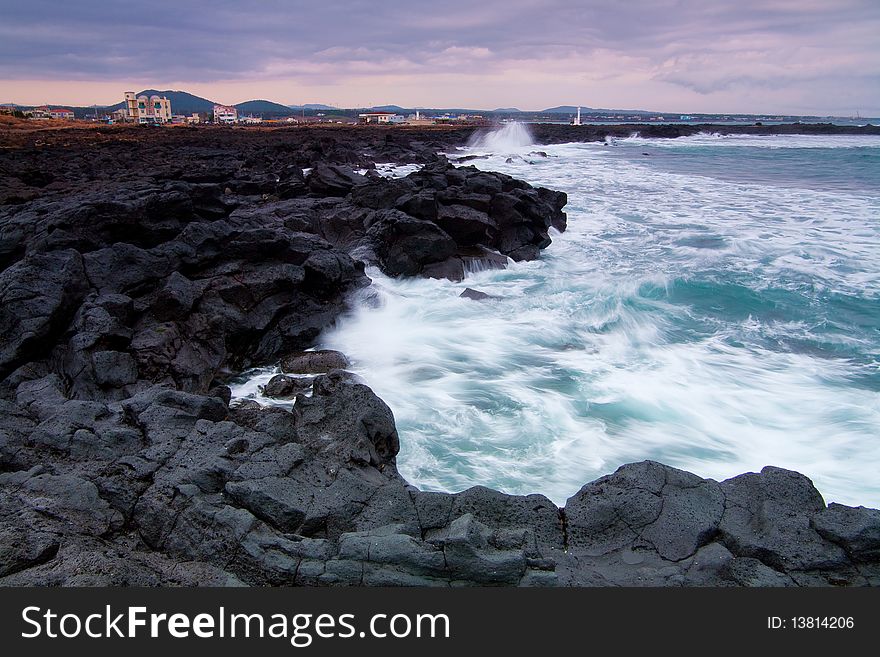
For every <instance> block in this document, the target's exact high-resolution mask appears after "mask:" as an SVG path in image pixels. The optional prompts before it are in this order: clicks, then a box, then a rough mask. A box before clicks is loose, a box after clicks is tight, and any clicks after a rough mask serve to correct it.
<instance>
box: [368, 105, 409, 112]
mask: <svg viewBox="0 0 880 657" xmlns="http://www.w3.org/2000/svg"><path fill="white" fill-rule="evenodd" d="M370 109H371V110H373V111H374V112H405V111H406V108H403V107H401V106H400V105H375V106H373V107H371V108H370Z"/></svg>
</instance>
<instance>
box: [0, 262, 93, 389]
mask: <svg viewBox="0 0 880 657" xmlns="http://www.w3.org/2000/svg"><path fill="white" fill-rule="evenodd" d="M87 290H88V283H87V281H86V279H85V275H84V272H83V263H82V258H81V257H80V255H79V253H77V252H76V251H71V250H66V251H60V252H56V253H48V254H35V255H33V256H31V257H29V258H27V259H25V260H22V261H20V262H18V263H16V264H14V265H12V266H11V267H9V268H8V269H6V270H4V271H3V272H2V273H0V335H3V342H2V344H0V377H5V376H6V375H7V374H9V373H10V372H11V371H12V370H13V369H15V368H16V367H18V366H19V365H22V364H24V363H25V362H27V361H28V360H31V359H37V358H39V357H40V356H42V355H44V354H45V353H46V352H47V351H48V350H49V349H50V348H51V347H52V346H53V344H54V340H55V338H57V337H58V336H59V334H60V333H61V332H62V331H64V329H65V328H67V324H68V322H69V321H70V319H71V318H72V315H73V313H74V312H75V311H76V309H77V308H78V307H79V303H80V302H81V301H82V299H83V297H84V296H85V293H86V291H87Z"/></svg>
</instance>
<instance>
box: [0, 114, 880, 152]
mask: <svg viewBox="0 0 880 657" xmlns="http://www.w3.org/2000/svg"><path fill="white" fill-rule="evenodd" d="M527 125H528V128H529V130H530V132H531V133H532V135H533V137H534V140H535V142H536V144H560V143H572V142H595V141H604V140H605V139H607V138H608V137H616V138H625V137H630V136H632V135H633V134H638V135H640V136H641V137H646V138H667V139H675V138H678V137H687V136H692V135H696V134H700V133H709V134H719V135H756V136H757V135H768V136H769V135H823V136H827V135H880V126H875V125H864V126H855V125H836V124H832V123H781V124H772V125H755V124H752V125H724V124H716V123H699V124H673V123H663V124H644V123H615V124H604V123H590V124H587V125H580V126H575V125H566V124H558V123H530V124H527ZM489 129H492V126H487V125H479V126H477V125H433V126H423V125H418V126H406V125H403V126H387V127H386V126H353V125H337V124H318V125H316V124H309V125H285V126H266V125H261V126H244V125H241V126H238V125H236V126H228V125H224V126H220V125H199V126H184V125H179V126H178V125H175V126H164V127H152V126H151V127H148V126H137V125H123V124H120V125H105V124H96V123H85V122H82V121H55V120H47V121H25V120H18V119H16V120H13V121H4V122H0V149H16V148H32V147H37V148H44V147H51V146H65V147H74V146H87V145H90V144H96V143H112V142H117V141H123V142H138V141H140V140H141V139H145V140H146V139H148V140H150V141H156V140H158V141H160V142H161V141H169V142H188V141H190V140H192V139H195V140H199V139H201V138H203V137H206V136H210V137H221V136H223V135H229V137H230V138H231V139H233V140H238V139H241V138H247V137H246V135H257V134H262V135H264V136H265V137H268V135H270V134H280V133H289V134H290V135H291V136H294V135H295V136H296V137H295V141H299V140H300V139H303V138H311V137H312V136H320V135H322V134H325V135H329V134H333V135H334V139H336V138H339V137H342V136H343V135H345V136H346V137H345V139H346V140H347V139H348V138H352V137H355V138H357V139H358V140H361V139H364V140H366V141H370V142H372V141H374V140H379V141H387V140H391V141H392V142H394V141H402V142H410V141H412V140H418V141H425V142H426V143H428V142H430V143H431V144H432V145H433V146H434V147H436V148H437V150H442V149H445V148H450V147H456V146H462V145H464V144H466V143H467V142H468V139H469V138H470V137H471V135H473V134H474V133H476V132H479V131H485V130H489ZM395 135H397V136H398V138H397V139H396V138H395V137H394V136H395Z"/></svg>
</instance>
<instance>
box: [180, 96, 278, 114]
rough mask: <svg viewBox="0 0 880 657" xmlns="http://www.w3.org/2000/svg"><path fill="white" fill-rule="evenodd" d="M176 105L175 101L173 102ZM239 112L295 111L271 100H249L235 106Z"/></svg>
mask: <svg viewBox="0 0 880 657" xmlns="http://www.w3.org/2000/svg"><path fill="white" fill-rule="evenodd" d="M171 107H174V101H172V102H171ZM235 109H237V110H238V113H239V114H259V115H261V116H290V115H292V114H294V113H295V111H294V110H293V109H291V108H290V107H288V106H287V105H281V104H280V103H273V102H272V101H271V100H247V101H245V102H243V103H239V104H238V105H236V106H235Z"/></svg>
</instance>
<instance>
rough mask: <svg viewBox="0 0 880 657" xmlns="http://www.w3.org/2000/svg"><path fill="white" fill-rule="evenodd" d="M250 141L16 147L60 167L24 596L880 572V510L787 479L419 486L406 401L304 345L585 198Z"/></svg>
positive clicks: (4, 509) (36, 325)
mask: <svg viewBox="0 0 880 657" xmlns="http://www.w3.org/2000/svg"><path fill="white" fill-rule="evenodd" d="M145 134H146V133H145ZM186 134H188V133H186ZM206 134H208V135H211V134H214V133H213V132H208V133H206ZM281 134H282V135H283V134H284V133H281ZM235 139H236V140H238V142H234V143H232V144H231V145H230V144H226V145H215V146H211V147H210V148H209V147H208V146H209V145H208V144H202V145H201V146H199V148H198V149H196V150H194V151H191V152H189V151H186V149H184V150H182V151H181V152H180V153H176V154H173V156H172V154H171V153H170V152H168V151H167V150H165V147H164V146H163V144H161V143H160V144H159V147H157V150H151V147H150V146H149V144H146V143H145V144H136V145H135V146H132V145H131V144H127V145H126V146H125V148H124V149H120V148H118V144H111V145H109V146H107V147H106V148H103V147H98V148H96V149H95V151H94V152H93V153H92V158H91V159H90V160H88V161H87V163H86V164H84V165H83V169H84V170H79V169H76V170H74V169H72V168H71V167H72V166H73V164H72V162H73V161H74V160H73V158H72V156H71V153H70V152H68V151H63V150H58V151H57V152H56V153H57V155H58V157H57V160H54V164H52V162H53V160H51V159H48V158H46V154H45V153H42V152H33V151H29V150H24V151H21V152H19V151H15V152H13V153H11V154H8V155H7V154H4V156H3V161H2V164H0V173H2V172H6V174H5V175H9V174H8V172H9V171H10V169H14V168H15V167H20V166H21V165H25V166H24V170H28V168H29V167H30V168H32V169H33V170H41V167H42V166H43V165H46V166H45V173H44V175H43V177H42V178H40V177H31V178H28V180H29V181H31V182H35V181H36V182H40V183H45V185H44V186H43V187H40V188H38V189H39V190H40V191H39V192H38V193H35V195H34V196H33V198H30V199H29V200H26V201H23V200H22V199H21V198H18V200H16V201H15V202H13V203H9V204H7V205H5V206H3V207H2V209H0V268H2V271H0V328H2V336H3V340H2V343H0V584H5V585H110V584H113V585H172V584H174V585H176V584H179V585H193V586H194V585H208V584H215V585H235V584H242V583H244V584H252V585H266V584H271V585H291V584H297V585H437V586H449V585H474V584H492V585H538V586H545V585H786V586H788V585H825V584H834V585H837V584H847V585H865V584H878V583H880V512H878V511H875V510H870V509H864V508H861V507H859V508H850V507H844V506H840V505H831V506H828V507H826V506H825V504H824V502H823V501H822V498H821V497H820V496H819V494H818V493H817V492H816V490H815V489H814V488H813V486H812V484H811V483H810V482H809V480H807V479H806V478H805V477H803V476H802V475H799V474H797V473H792V472H787V471H784V470H779V469H776V468H767V469H765V470H764V471H762V472H761V473H760V474H748V475H742V476H740V477H736V478H734V479H731V480H728V481H725V482H721V483H718V482H714V481H710V480H703V479H700V478H698V477H695V476H694V475H691V474H688V473H685V472H681V471H679V470H675V469H673V468H669V467H667V466H663V465H661V464H657V463H652V462H644V463H638V464H632V465H628V466H624V467H622V468H621V469H619V470H618V471H617V472H616V473H615V474H613V475H611V476H609V477H604V478H602V479H599V480H597V481H595V482H593V483H591V484H588V485H587V486H585V487H584V488H583V489H582V490H581V491H580V492H578V493H577V494H576V495H575V496H573V497H572V498H571V499H570V500H569V501H568V502H567V504H566V505H565V507H564V508H562V509H559V508H557V507H556V506H555V505H554V504H553V503H552V502H551V501H550V500H548V499H547V498H545V497H543V496H541V495H529V496H511V495H505V494H502V493H499V492H497V491H492V490H489V489H486V488H482V487H477V488H472V489H469V490H467V491H464V492H462V493H458V494H448V493H432V492H425V491H419V490H417V489H415V488H414V487H412V486H411V485H409V484H408V483H407V482H406V481H405V480H404V479H403V478H402V477H401V476H400V475H399V473H398V472H397V468H396V456H397V453H398V450H399V446H400V437H399V436H398V434H397V430H396V428H395V424H394V418H393V415H392V413H391V411H390V409H389V408H388V407H387V406H386V405H385V404H384V403H383V402H382V401H381V400H380V399H379V398H378V397H376V395H375V394H373V392H372V391H371V390H370V389H369V388H368V387H367V386H366V385H364V384H363V382H361V381H360V380H359V379H357V378H356V377H354V376H353V375H351V374H349V373H347V372H345V371H344V370H342V369H338V368H339V367H344V366H346V361H345V358H344V356H343V355H341V354H335V353H333V352H326V353H320V352H305V353H303V352H302V350H303V349H306V348H308V347H310V346H312V344H313V342H314V340H315V337H316V336H317V335H318V333H319V332H320V331H321V330H322V329H323V328H325V327H326V326H328V325H329V324H330V323H332V321H333V320H334V319H335V318H336V317H337V316H338V315H339V314H340V313H341V312H344V310H345V308H346V299H347V297H348V295H349V294H350V293H351V292H352V291H353V290H356V289H358V288H359V287H361V286H363V285H366V284H367V283H368V280H367V278H366V276H365V275H364V271H363V260H362V259H367V260H369V259H370V258H375V262H377V263H378V264H379V265H380V266H382V267H383V268H385V269H386V271H389V272H393V273H399V274H401V275H404V274H409V275H415V274H421V275H432V274H447V275H448V274H456V272H460V271H461V269H460V267H463V264H462V263H463V262H464V260H465V259H466V258H468V257H471V258H485V259H491V258H492V257H495V258H500V256H499V255H497V254H498V253H500V254H506V255H509V256H511V257H523V258H526V257H532V256H534V255H535V254H536V253H537V249H539V248H541V246H542V244H543V243H544V242H545V240H546V235H547V231H548V229H549V228H550V227H551V226H556V227H557V228H559V229H561V228H563V227H564V225H563V223H562V222H563V221H564V215H562V214H561V207H562V205H563V204H564V200H565V199H564V195H561V194H559V193H556V192H551V191H548V190H540V189H534V188H531V187H530V186H528V185H526V184H525V183H522V182H520V181H515V180H513V179H511V178H509V177H507V176H501V175H499V174H485V173H481V172H478V171H476V170H474V169H468V168H463V169H456V168H452V167H450V166H449V164H448V163H447V162H445V161H444V160H442V159H436V158H435V159H431V161H430V162H429V163H428V164H429V166H427V167H426V168H425V169H423V170H422V171H420V172H419V173H417V174H414V175H412V176H410V177H408V178H406V179H403V180H379V179H373V178H370V177H367V176H359V175H358V174H356V173H354V172H353V171H351V170H350V169H346V168H343V167H341V166H340V163H339V160H344V159H346V155H345V153H346V152H348V151H345V150H344V148H343V147H341V146H338V144H340V143H344V141H345V140H344V139H342V138H341V137H339V138H338V139H337V141H336V142H335V143H336V144H337V147H338V149H339V150H338V151H333V150H332V149H331V148H329V147H328V148H326V149H324V150H323V151H322V152H324V153H326V152H328V151H329V152H334V153H335V156H334V158H331V159H330V160H328V161H326V162H325V163H324V164H319V165H318V166H315V168H314V169H313V171H312V172H311V174H309V175H303V174H302V172H301V170H300V169H299V164H298V163H299V162H300V161H301V158H304V157H306V156H304V155H303V153H302V151H301V150H296V149H293V150H291V153H292V154H291V155H290V157H289V158H288V157H287V156H286V155H285V154H286V153H288V150H290V149H289V145H288V144H286V143H285V141H284V139H281V138H279V139H278V143H272V142H271V140H270V141H269V142H268V143H267V142H266V138H265V136H258V137H255V138H254V142H255V144H245V145H242V143H240V142H242V141H244V142H246V141H247V140H244V139H243V138H242V137H241V136H240V135H237V136H236V137H235ZM267 146H269V147H271V148H268V149H267ZM393 146H394V148H395V149H398V150H404V149H403V146H401V145H400V144H393ZM261 149H262V150H261ZM421 149H422V147H421V146H419V147H418V148H416V149H414V150H410V151H407V153H408V155H407V156H405V157H404V156H401V159H407V158H409V159H417V158H419V157H422V155H423V152H422V150H421ZM73 150H74V151H75V150H76V149H73ZM132 150H134V153H135V154H136V155H137V157H136V158H133V156H132V153H131V151H132ZM264 151H265V152H266V153H269V155H266V154H265V153H264V154H262V155H261V153H263V152H264ZM359 152H361V153H362V152H363V151H359ZM218 153H220V154H218ZM348 153H349V156H350V159H352V160H356V159H357V158H358V157H361V156H357V155H356V154H352V153H351V152H348ZM432 157H433V155H432ZM132 158H133V159H132ZM261 158H263V159H261ZM266 158H269V159H268V160H267V159H266ZM426 159H427V158H426ZM133 161H137V162H143V163H147V164H150V166H152V167H153V168H151V169H150V171H151V173H150V175H140V174H135V173H133V172H132V171H131V170H130V167H132V166H134V164H133ZM310 163H312V164H314V162H310ZM270 165H271V166H270ZM49 180H51V181H52V182H46V181H49ZM65 181H66V182H65ZM53 185H54V186H53ZM493 253H494V254H496V255H494V256H493V255H492V254H493ZM505 259H506V258H505ZM277 360H283V362H285V363H286V368H287V369H288V370H289V371H290V372H293V373H294V374H297V375H299V376H289V375H282V378H280V379H279V380H277V381H275V380H274V379H273V382H274V383H273V382H270V383H273V386H274V387H273V389H275V392H276V393H277V394H278V395H279V396H282V397H290V398H292V397H295V398H296V402H295V404H294V405H293V411H292V412H289V411H287V410H284V409H282V408H266V407H260V406H259V405H257V404H256V403H253V402H249V403H244V404H239V405H232V406H230V392H229V389H228V388H226V387H225V386H224V385H223V380H224V377H226V376H227V375H228V374H229V373H230V372H232V371H236V370H238V369H240V368H242V367H246V366H248V365H250V364H263V363H267V362H272V361H277ZM305 375H307V376H305ZM312 375H315V376H314V378H313V379H312V378H308V377H309V376H312ZM285 377H286V378H285Z"/></svg>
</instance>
